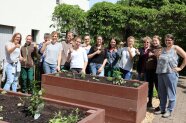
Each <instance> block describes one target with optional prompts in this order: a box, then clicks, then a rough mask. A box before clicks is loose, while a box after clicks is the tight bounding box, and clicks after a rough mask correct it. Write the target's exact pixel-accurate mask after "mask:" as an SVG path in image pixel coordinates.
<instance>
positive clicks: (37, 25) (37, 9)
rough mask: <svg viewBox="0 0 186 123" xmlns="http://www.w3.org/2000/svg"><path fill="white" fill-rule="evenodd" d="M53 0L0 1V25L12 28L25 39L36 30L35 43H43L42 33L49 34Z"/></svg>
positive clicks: (54, 3)
mask: <svg viewBox="0 0 186 123" xmlns="http://www.w3.org/2000/svg"><path fill="white" fill-rule="evenodd" d="M55 6H56V1H55V0H0V25H7V26H13V27H14V32H20V33H21V34H22V36H23V40H22V44H24V42H25V37H26V35H28V34H31V30H32V29H34V30H38V31H39V33H38V36H37V39H36V40H37V43H39V42H42V41H43V35H44V33H46V32H48V33H51V32H52V31H53V30H54V29H53V28H49V26H50V25H51V24H52V23H53V22H52V21H51V19H52V13H53V11H54V7H55Z"/></svg>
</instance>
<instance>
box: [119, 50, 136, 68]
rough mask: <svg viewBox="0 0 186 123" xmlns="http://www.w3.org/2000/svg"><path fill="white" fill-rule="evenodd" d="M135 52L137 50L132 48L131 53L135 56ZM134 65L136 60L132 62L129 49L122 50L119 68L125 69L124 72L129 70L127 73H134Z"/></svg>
mask: <svg viewBox="0 0 186 123" xmlns="http://www.w3.org/2000/svg"><path fill="white" fill-rule="evenodd" d="M135 51H136V49H135V48H131V52H132V55H133V56H135V55H136V52H135ZM133 63H134V59H132V60H131V59H130V55H129V52H128V47H124V48H123V49H122V53H121V59H120V62H119V67H120V68H122V69H124V70H127V71H132V68H133Z"/></svg>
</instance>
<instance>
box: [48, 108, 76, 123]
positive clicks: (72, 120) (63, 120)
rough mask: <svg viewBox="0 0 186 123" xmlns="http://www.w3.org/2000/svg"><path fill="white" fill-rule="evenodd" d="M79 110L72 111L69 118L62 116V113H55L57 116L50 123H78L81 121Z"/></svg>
mask: <svg viewBox="0 0 186 123" xmlns="http://www.w3.org/2000/svg"><path fill="white" fill-rule="evenodd" d="M78 113H79V109H78V108H77V109H76V110H74V111H72V112H71V113H70V115H68V116H62V114H61V112H60V111H59V112H58V113H55V116H54V117H53V118H52V119H50V120H49V123H77V122H78V119H79V115H78Z"/></svg>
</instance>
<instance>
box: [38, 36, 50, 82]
mask: <svg viewBox="0 0 186 123" xmlns="http://www.w3.org/2000/svg"><path fill="white" fill-rule="evenodd" d="M47 41H50V34H49V33H45V34H44V41H43V42H41V43H40V44H39V46H38V53H39V54H40V61H39V71H40V77H39V79H40V80H41V77H42V74H44V70H43V62H44V59H45V52H44V53H41V48H42V47H43V45H44V43H46V42H47Z"/></svg>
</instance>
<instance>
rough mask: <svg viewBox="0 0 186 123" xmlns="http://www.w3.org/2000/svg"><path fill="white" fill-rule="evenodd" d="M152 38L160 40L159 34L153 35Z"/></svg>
mask: <svg viewBox="0 0 186 123" xmlns="http://www.w3.org/2000/svg"><path fill="white" fill-rule="evenodd" d="M153 38H156V39H158V40H159V41H161V37H160V36H159V35H154V36H153Z"/></svg>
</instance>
